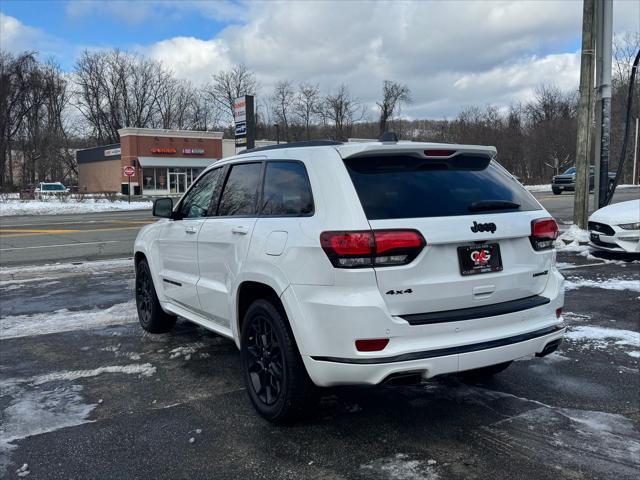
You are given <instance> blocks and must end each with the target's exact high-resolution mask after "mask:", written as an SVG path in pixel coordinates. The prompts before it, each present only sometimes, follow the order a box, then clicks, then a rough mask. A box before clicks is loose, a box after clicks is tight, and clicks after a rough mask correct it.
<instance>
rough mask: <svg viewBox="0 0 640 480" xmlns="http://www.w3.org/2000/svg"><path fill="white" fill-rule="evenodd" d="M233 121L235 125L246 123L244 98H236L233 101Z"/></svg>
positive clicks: (245, 102)
mask: <svg viewBox="0 0 640 480" xmlns="http://www.w3.org/2000/svg"><path fill="white" fill-rule="evenodd" d="M233 119H234V120H235V122H236V123H238V122H246V120H247V101H246V97H240V98H236V99H235V100H234V101H233Z"/></svg>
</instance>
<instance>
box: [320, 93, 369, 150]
mask: <svg viewBox="0 0 640 480" xmlns="http://www.w3.org/2000/svg"><path fill="white" fill-rule="evenodd" d="M321 112H322V120H323V123H324V125H325V128H327V130H328V133H329V136H330V137H331V138H332V139H334V140H342V141H344V140H347V139H348V138H349V136H351V131H352V129H353V125H354V123H356V122H358V121H361V120H362V119H363V118H364V116H365V110H364V108H363V107H362V106H361V105H360V103H359V102H358V101H357V100H355V99H354V98H353V97H351V93H349V88H348V87H347V86H346V85H345V84H342V85H340V86H339V87H338V89H337V90H336V91H335V92H334V93H330V94H328V95H326V96H325V97H324V100H323V102H322V109H321Z"/></svg>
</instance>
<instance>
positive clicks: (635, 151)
mask: <svg viewBox="0 0 640 480" xmlns="http://www.w3.org/2000/svg"><path fill="white" fill-rule="evenodd" d="M636 168H638V117H636V141H635V143H634V147H633V178H632V179H631V185H636V184H637V183H638V177H637V173H636V172H637V170H636Z"/></svg>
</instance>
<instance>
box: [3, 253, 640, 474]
mask: <svg viewBox="0 0 640 480" xmlns="http://www.w3.org/2000/svg"><path fill="white" fill-rule="evenodd" d="M558 261H559V262H561V265H562V268H564V270H563V274H564V275H565V276H566V277H567V280H568V283H570V284H571V289H570V290H568V291H567V294H566V303H565V320H566V322H567V323H568V324H569V326H570V334H569V337H570V338H569V339H568V340H566V341H565V342H564V344H563V345H562V346H561V348H560V350H559V351H558V352H556V353H554V354H552V355H550V356H548V357H545V358H543V359H538V358H528V359H522V360H519V361H516V362H514V363H513V365H511V367H509V368H508V369H507V370H506V371H504V372H503V373H501V374H499V375H497V376H496V377H495V378H494V379H492V380H489V381H486V382H485V383H481V384H468V383H464V382H463V381H462V380H461V379H460V378H458V377H456V376H449V377H442V378H436V379H433V380H432V381H430V382H428V383H426V384H424V385H420V386H413V387H385V388H366V389H364V388H343V389H332V390H328V391H326V392H325V396H324V397H323V399H322V401H321V403H320V405H319V406H318V407H317V409H316V410H315V411H314V412H313V413H312V415H311V416H310V418H309V419H307V420H305V421H303V422H300V423H298V424H296V425H293V426H288V427H279V426H274V425H271V424H269V423H268V422H266V421H263V420H262V419H261V418H260V417H258V416H257V415H256V414H255V412H254V410H253V408H252V406H251V405H250V403H249V400H248V398H247V395H246V392H245V390H244V384H243V382H242V377H241V374H240V357H239V354H238V352H237V349H236V347H235V345H234V344H233V343H232V342H231V341H229V340H227V339H224V338H221V337H219V336H217V335H215V334H212V333H210V332H208V331H206V330H204V329H202V328H200V327H197V326H194V325H191V324H189V323H187V322H186V321H183V320H179V322H178V325H177V327H176V329H175V330H174V331H173V332H171V333H169V334H166V335H151V334H148V333H145V332H143V331H142V330H141V329H140V327H139V326H138V325H137V323H136V322H137V319H136V314H135V306H134V304H133V302H132V300H131V299H132V285H133V269H132V266H131V262H130V261H129V260H126V259H125V260H113V261H100V262H88V263H84V264H81V265H58V266H51V267H29V268H26V269H25V268H14V269H4V270H2V271H0V317H1V318H2V320H1V327H2V339H0V388H1V391H0V411H2V416H0V423H1V426H0V472H4V478H19V475H22V476H23V477H26V478H29V479H58V478H59V479H63V478H64V479H87V478H91V479H94V478H95V479H114V478H140V479H147V478H148V479H155V478H167V479H178V478H185V479H186V478H189V479H200V478H202V479H204V478H216V479H236V478H246V479H253V478H256V479H272V478H273V479H279V478H290V479H305V478H309V479H350V478H354V479H449V478H452V479H469V478H471V479H486V478H509V479H519V478H522V479H524V478H527V479H528V478H540V479H554V480H557V479H558V478H566V479H592V478H593V479H595V478H603V479H604V478H615V479H632V478H633V479H635V478H638V477H639V476H640V406H639V398H640V376H639V375H638V362H639V360H640V358H639V357H640V345H639V343H640V341H639V340H640V334H639V333H638V332H639V331H640V325H639V323H640V263H637V262H636V263H628V262H622V261H619V260H615V261H611V260H607V263H604V262H603V260H600V259H596V258H593V257H588V258H586V257H582V256H574V255H570V254H562V253H560V254H559V255H558ZM576 267H577V268H576ZM625 281H626V282H627V283H624V282H625ZM629 281H630V282H629ZM623 287H625V288H623ZM25 464H26V467H23V466H24V465H25ZM26 472H28V474H27V473H26ZM2 475H3V473H0V477H1V476H2Z"/></svg>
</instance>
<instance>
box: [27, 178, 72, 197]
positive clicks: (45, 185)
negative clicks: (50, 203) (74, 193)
mask: <svg viewBox="0 0 640 480" xmlns="http://www.w3.org/2000/svg"><path fill="white" fill-rule="evenodd" d="M66 193H69V189H68V188H67V187H65V186H64V185H63V184H62V183H60V182H40V183H38V186H37V187H36V189H35V191H34V194H35V196H36V197H46V196H51V195H61V194H66Z"/></svg>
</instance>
